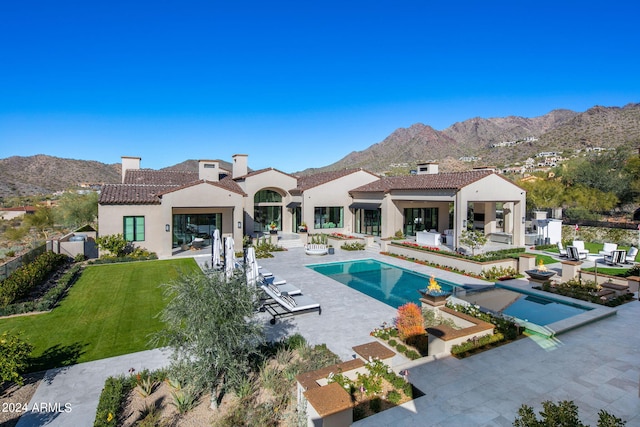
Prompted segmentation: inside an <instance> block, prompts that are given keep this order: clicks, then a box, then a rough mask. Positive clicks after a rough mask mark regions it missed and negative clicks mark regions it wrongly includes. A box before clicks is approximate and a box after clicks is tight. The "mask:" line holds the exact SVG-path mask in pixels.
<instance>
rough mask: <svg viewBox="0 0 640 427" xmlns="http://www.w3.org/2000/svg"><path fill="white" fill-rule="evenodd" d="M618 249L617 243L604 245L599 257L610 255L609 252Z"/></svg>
mask: <svg viewBox="0 0 640 427" xmlns="http://www.w3.org/2000/svg"><path fill="white" fill-rule="evenodd" d="M617 249H618V244H617V243H605V244H604V247H603V248H602V250H601V251H600V252H599V254H600V255H611V252H613V251H615V250H617Z"/></svg>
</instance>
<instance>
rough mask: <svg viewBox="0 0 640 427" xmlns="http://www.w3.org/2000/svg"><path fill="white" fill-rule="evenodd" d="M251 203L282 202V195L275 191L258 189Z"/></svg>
mask: <svg viewBox="0 0 640 427" xmlns="http://www.w3.org/2000/svg"><path fill="white" fill-rule="evenodd" d="M253 203H282V196H281V195H280V193H278V192H277V191H273V190H260V191H258V192H257V193H256V194H255V196H253Z"/></svg>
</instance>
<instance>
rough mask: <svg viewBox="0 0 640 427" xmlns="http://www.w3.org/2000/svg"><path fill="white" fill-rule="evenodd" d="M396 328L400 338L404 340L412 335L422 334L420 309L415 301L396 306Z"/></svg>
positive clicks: (422, 326)
mask: <svg viewBox="0 0 640 427" xmlns="http://www.w3.org/2000/svg"><path fill="white" fill-rule="evenodd" d="M396 328H397V329H398V334H399V335H400V338H401V339H403V340H406V339H407V338H409V337H412V336H414V335H424V323H423V320H422V310H420V307H418V305H417V304H415V303H412V302H410V303H407V304H405V305H403V306H400V307H399V308H398V317H397V318H396Z"/></svg>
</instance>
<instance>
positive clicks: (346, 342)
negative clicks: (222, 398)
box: [18, 248, 640, 427]
mask: <svg viewBox="0 0 640 427" xmlns="http://www.w3.org/2000/svg"><path fill="white" fill-rule="evenodd" d="M365 257H370V258H375V259H380V260H382V261H385V262H388V263H391V264H395V265H398V266H401V267H405V268H410V269H413V270H416V271H419V272H421V273H424V274H427V275H431V274H436V275H437V277H440V278H443V279H445V280H450V281H453V282H456V283H461V284H470V285H472V284H477V283H486V282H480V281H478V280H477V279H473V278H469V277H466V276H460V275H457V274H454V273H450V272H444V271H442V270H437V269H434V268H431V267H427V266H421V265H417V264H415V263H410V262H407V261H402V260H398V259H395V258H391V257H385V256H382V255H380V254H379V253H377V252H376V251H372V250H367V251H364V252H363V251H356V252H347V251H336V255H328V256H324V257H310V256H307V255H305V254H304V251H303V249H302V248H292V249H291V250H289V251H287V252H280V253H276V255H275V257H274V258H269V259H261V260H259V262H260V264H261V265H263V266H264V267H265V268H267V269H269V270H270V271H272V272H273V273H274V274H277V275H278V276H280V277H282V278H285V279H287V280H288V281H289V282H290V283H294V284H296V285H298V286H299V287H300V289H301V290H302V291H303V293H304V294H305V295H309V296H311V297H313V298H314V299H315V300H317V301H318V302H320V304H321V305H322V315H320V316H319V315H318V314H316V313H309V314H304V315H300V316H296V317H293V318H288V319H281V320H278V322H277V324H276V325H274V326H271V325H269V324H268V319H269V318H268V316H266V315H265V317H264V320H265V325H266V329H267V334H268V337H269V338H270V339H279V338H281V337H284V336H286V335H289V334H291V333H294V332H300V333H301V334H302V335H304V336H305V338H307V340H308V341H309V342H310V343H311V344H321V343H326V344H327V345H328V347H329V348H330V349H331V350H332V351H333V352H335V353H336V354H338V355H339V356H340V357H341V358H342V359H343V360H348V359H350V358H352V357H353V351H352V350H351V348H352V347H353V346H355V345H359V344H364V343H366V342H369V341H371V337H370V336H369V332H370V331H371V330H372V329H373V328H375V327H378V326H380V324H381V323H382V322H383V321H387V322H391V321H392V319H393V318H394V317H395V314H396V310H395V309H394V308H392V307H389V306H387V305H386V304H383V303H381V302H379V301H376V300H374V299H372V298H370V297H368V296H366V295H364V294H361V293H360V292H358V291H355V290H353V289H350V288H348V287H346V286H344V285H342V284H340V283H338V282H335V281H334V280H332V279H329V278H327V277H325V276H322V275H320V274H319V273H316V272H315V271H313V270H311V269H308V268H304V267H303V266H304V265H306V264H311V263H317V262H331V261H341V260H347V259H354V258H365ZM195 259H196V261H197V262H198V263H199V264H201V265H203V264H204V263H205V262H206V261H207V260H208V259H210V257H207V256H202V257H195ZM639 318H640V304H639V303H638V302H632V303H629V304H625V305H624V306H621V307H619V308H618V314H617V315H615V316H612V317H610V318H607V319H604V320H600V321H598V322H595V323H593V324H590V325H586V326H583V327H581V328H578V329H575V330H572V331H569V332H566V333H564V334H562V335H560V336H558V337H557V339H556V340H552V341H549V340H547V341H544V342H536V341H534V340H532V339H529V338H526V339H522V340H519V341H517V342H514V343H511V344H508V345H505V346H502V347H499V348H496V349H493V350H491V351H487V352H484V353H481V354H477V355H474V356H472V357H469V358H467V359H463V360H457V359H455V358H452V357H447V358H444V359H441V360H436V361H433V362H429V363H424V362H409V361H408V360H407V359H406V358H404V357H401V356H397V357H396V358H395V359H394V360H393V363H394V368H395V369H396V370H399V369H403V368H408V369H409V372H410V373H409V379H410V381H411V382H412V383H414V384H415V385H416V386H417V387H418V388H419V389H420V390H422V391H423V392H424V393H425V396H424V397H421V398H418V399H416V400H414V401H412V402H409V403H408V404H406V405H403V406H400V407H397V408H394V409H390V410H387V411H384V412H382V413H380V414H378V415H375V416H372V417H369V418H366V419H364V420H361V421H359V422H357V423H355V424H354V425H355V426H358V427H363V426H375V427H380V426H394V427H397V426H414V425H420V426H511V425H512V423H513V420H514V419H515V416H516V414H517V410H518V408H519V407H520V405H522V404H523V403H526V404H529V405H531V406H533V407H534V409H536V410H539V409H540V408H541V405H540V404H541V402H542V401H544V400H552V401H558V400H562V399H569V400H573V401H574V402H575V403H576V404H577V405H578V407H579V410H580V416H581V419H582V421H583V422H585V423H587V424H588V425H591V426H595V425H596V421H597V412H598V411H599V410H600V409H605V410H607V411H609V412H611V413H613V414H615V415H617V416H619V417H622V418H623V419H625V420H626V421H627V426H629V427H631V426H634V425H639V426H640V398H639V390H640V388H639V379H640V367H639V365H640V334H638V333H637V331H636V328H637V326H636V325H637V321H638V319H639ZM167 364H168V357H167V354H166V353H163V352H162V351H160V350H151V351H148V352H141V353H135V354H130V355H125V356H120V357H114V358H110V359H103V360H98V361H94V362H88V363H83V364H79V365H75V366H72V367H69V368H63V369H60V370H51V371H48V372H47V375H46V377H45V381H43V382H42V383H41V385H40V386H39V387H38V390H37V391H36V394H35V395H34V397H33V399H32V402H31V404H30V406H29V408H31V405H32V404H34V403H40V402H44V403H51V404H55V403H60V404H62V405H61V406H62V407H64V404H65V403H70V405H71V408H72V410H71V411H70V412H60V413H44V414H39V413H26V414H25V415H23V416H22V418H21V419H20V422H19V423H18V426H19V427H26V426H43V425H46V426H90V425H92V424H93V421H94V418H95V411H96V408H97V403H98V398H99V395H100V391H101V389H102V387H103V385H104V380H105V379H106V378H107V377H108V376H111V375H118V374H127V372H128V370H129V369H130V368H131V367H133V368H135V369H136V370H140V369H144V368H147V369H150V370H153V369H157V368H160V367H162V366H166V365H167Z"/></svg>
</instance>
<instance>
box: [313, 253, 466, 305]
mask: <svg viewBox="0 0 640 427" xmlns="http://www.w3.org/2000/svg"><path fill="white" fill-rule="evenodd" d="M307 267H308V268H310V269H312V270H315V271H317V272H318V273H320V274H323V275H325V276H327V277H330V278H332V279H333V280H336V281H338V282H340V283H342V284H344V285H347V286H349V287H350V288H352V289H355V290H357V291H360V292H362V293H363V294H365V295H368V296H370V297H372V298H375V299H377V300H378V301H382V302H384V303H385V304H388V305H390V306H392V307H395V308H398V307H400V306H401V305H404V304H406V303H408V302H415V303H416V304H420V293H419V292H418V289H425V288H426V287H427V286H429V279H430V277H429V276H427V275H424V274H419V273H416V272H413V271H411V270H405V269H404V268H401V267H396V266H394V265H391V264H387V263H384V262H380V261H376V260H372V259H364V260H356V261H344V262H335V263H328V264H312V265H307ZM436 281H437V282H438V284H439V285H440V287H441V288H442V290H443V291H446V292H451V291H452V290H453V288H454V287H456V286H457V285H455V284H453V283H451V282H448V281H446V280H442V279H438V278H436Z"/></svg>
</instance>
